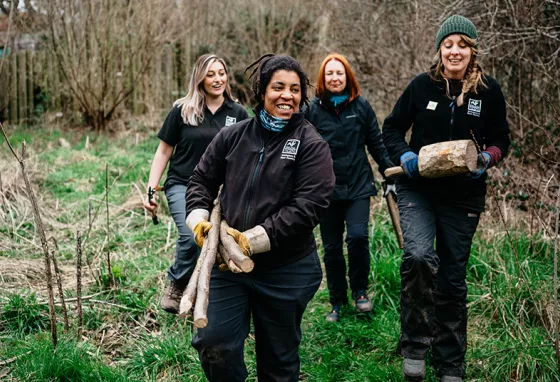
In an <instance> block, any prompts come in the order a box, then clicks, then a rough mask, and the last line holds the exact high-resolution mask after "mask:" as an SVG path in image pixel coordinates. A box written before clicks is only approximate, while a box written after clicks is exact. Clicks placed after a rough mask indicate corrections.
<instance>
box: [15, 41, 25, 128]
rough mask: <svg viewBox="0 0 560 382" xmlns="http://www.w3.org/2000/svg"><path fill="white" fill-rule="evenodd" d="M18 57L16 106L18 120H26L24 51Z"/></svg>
mask: <svg viewBox="0 0 560 382" xmlns="http://www.w3.org/2000/svg"><path fill="white" fill-rule="evenodd" d="M17 56H18V92H17V94H18V106H19V120H20V122H21V121H24V120H27V84H26V81H27V68H26V66H27V65H26V56H25V51H22V52H19V53H18V54H17Z"/></svg>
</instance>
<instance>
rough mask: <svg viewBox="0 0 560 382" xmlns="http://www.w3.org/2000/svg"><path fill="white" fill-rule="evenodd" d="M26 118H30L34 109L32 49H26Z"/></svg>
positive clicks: (33, 61)
mask: <svg viewBox="0 0 560 382" xmlns="http://www.w3.org/2000/svg"><path fill="white" fill-rule="evenodd" d="M26 53H27V118H28V119H31V118H32V117H33V114H34V111H35V97H34V94H33V93H34V92H33V89H34V88H35V75H34V73H35V71H34V64H35V60H34V57H33V56H34V55H33V52H32V51H27V52H26Z"/></svg>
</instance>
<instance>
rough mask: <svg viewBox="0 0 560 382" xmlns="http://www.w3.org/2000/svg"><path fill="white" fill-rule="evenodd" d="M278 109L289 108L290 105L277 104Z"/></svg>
mask: <svg viewBox="0 0 560 382" xmlns="http://www.w3.org/2000/svg"><path fill="white" fill-rule="evenodd" d="M277 107H278V108H279V109H283V110H290V109H291V108H292V107H291V106H288V105H278V106H277Z"/></svg>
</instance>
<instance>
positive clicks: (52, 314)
mask: <svg viewBox="0 0 560 382" xmlns="http://www.w3.org/2000/svg"><path fill="white" fill-rule="evenodd" d="M0 130H1V131H2V135H3V136H4V138H5V139H6V143H7V144H8V147H9V148H10V151H11V152H12V154H13V155H14V157H15V158H16V160H17V161H18V162H19V165H20V167H21V174H22V176H23V181H24V183H25V189H26V190H27V195H28V196H29V200H30V201H31V207H32V210H33V216H34V217H35V224H36V225H37V231H38V232H39V238H40V239H41V247H42V248H43V256H44V259H45V278H46V281H47V292H48V295H49V316H50V324H51V338H52V343H53V347H55V348H56V344H57V342H58V333H57V329H56V311H55V309H54V291H53V284H52V273H51V259H50V255H49V246H48V243H47V236H46V234H45V228H44V226H43V219H41V214H40V212H39V205H38V204H37V199H36V198H35V193H34V192H33V188H32V187H31V182H30V181H29V177H28V176H27V173H26V172H25V147H26V146H25V141H23V142H22V143H21V155H20V156H18V155H17V153H16V152H15V150H14V148H13V147H12V144H11V143H10V140H9V139H8V135H6V131H5V130H4V125H2V122H0Z"/></svg>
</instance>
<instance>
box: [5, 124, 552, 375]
mask: <svg viewBox="0 0 560 382" xmlns="http://www.w3.org/2000/svg"><path fill="white" fill-rule="evenodd" d="M14 135H15V137H16V140H17V139H20V140H21V139H24V138H25V139H27V140H28V141H31V144H30V150H33V151H34V152H33V153H32V156H31V157H30V159H29V161H30V162H32V163H34V165H36V166H37V168H38V169H39V170H40V171H38V172H37V175H36V178H35V186H36V187H38V189H39V191H40V194H41V195H42V201H41V203H42V205H41V208H42V212H43V213H44V214H45V217H46V219H45V220H46V222H47V226H48V231H49V234H50V235H51V236H53V237H55V239H56V240H57V243H58V248H59V249H58V251H57V256H58V258H59V261H60V264H61V266H62V267H63V269H66V270H67V272H69V271H68V269H72V267H73V266H74V247H75V242H74V237H75V230H77V229H80V231H82V232H87V231H88V229H89V228H90V221H89V219H90V218H91V214H88V204H89V205H91V201H88V199H90V198H96V199H99V200H102V199H103V194H104V173H103V171H104V166H105V163H109V168H110V179H109V182H110V183H111V182H113V181H115V179H116V181H115V182H114V186H113V188H112V189H111V191H110V193H109V202H110V203H111V205H112V207H111V208H110V213H111V215H110V225H111V226H110V227H111V235H110V242H109V243H108V245H107V246H106V245H105V243H104V240H106V233H105V223H104V222H103V219H102V218H98V219H97V220H95V221H93V222H91V230H90V234H89V237H88V239H87V241H86V243H85V246H84V255H85V256H86V257H87V262H89V263H90V264H91V266H90V267H86V268H85V269H86V271H85V272H86V274H87V276H88V280H89V283H88V285H87V288H86V290H85V292H84V293H85V294H86V295H87V294H89V295H93V294H96V295H95V296H94V297H92V298H90V299H86V300H85V301H84V304H85V306H84V334H83V337H82V338H80V339H79V340H80V341H78V339H77V338H74V337H73V335H74V333H75V332H76V330H75V329H76V328H75V321H76V320H75V314H76V313H75V309H74V308H75V305H73V304H72V303H71V304H70V306H69V308H70V311H69V314H70V315H71V324H72V328H71V332H70V333H69V335H67V336H63V337H62V338H61V339H60V341H59V345H58V348H57V349H56V350H54V349H53V348H52V346H51V345H50V342H49V339H48V332H47V330H48V316H47V310H46V305H44V304H43V301H44V297H42V292H41V287H42V280H31V279H28V280H30V281H28V282H26V283H25V282H16V281H18V280H20V281H21V280H22V279H25V277H27V276H26V270H25V269H21V270H19V271H20V272H21V275H19V276H21V277H13V278H6V279H5V280H7V281H6V282H3V284H2V288H0V360H6V359H12V358H13V357H16V356H20V357H19V358H17V359H16V360H13V361H11V362H10V363H9V364H8V365H7V366H6V367H7V368H9V369H10V370H9V372H8V378H11V379H12V380H14V381H203V380H205V378H204V374H203V372H202V369H201V368H200V365H199V362H198V355H197V354H196V352H195V351H194V349H193V348H192V347H191V346H190V341H191V339H192V332H191V326H190V324H189V322H185V321H183V320H180V319H178V318H176V317H174V316H171V315H168V314H166V313H165V312H163V311H161V310H160V309H159V299H160V298H161V293H162V291H163V289H164V286H165V269H166V268H167V267H168V266H169V264H170V263H171V261H172V257H173V241H174V239H175V237H176V234H177V233H176V231H175V227H174V225H173V224H171V231H170V239H169V240H168V239H167V235H168V230H167V225H166V223H167V222H168V221H170V217H169V215H168V213H167V211H166V209H165V207H163V208H162V209H160V211H159V215H160V218H161V220H162V222H163V224H160V225H159V226H154V225H152V224H151V221H150V219H149V217H148V216H145V214H144V213H143V211H142V210H141V209H140V203H139V201H136V202H131V200H134V199H135V198H139V196H138V191H137V188H136V187H135V186H134V185H135V184H136V185H137V186H138V187H140V189H141V190H144V186H143V185H144V184H145V181H146V179H147V173H148V171H149V165H150V161H151V158H152V156H153V153H154V151H155V148H156V146H157V142H156V141H155V139H154V138H153V132H151V134H150V135H149V136H145V135H144V136H143V137H142V139H141V140H140V141H139V143H138V144H137V145H136V144H134V143H133V142H134V140H132V141H131V139H130V137H131V135H130V134H123V135H122V136H119V135H115V136H113V137H106V136H91V137H90V143H89V148H88V149H87V150H86V149H85V147H84V146H85V145H84V142H85V137H84V136H82V135H76V134H74V133H73V132H63V131H56V132H55V133H53V134H44V132H43V131H41V130H39V131H36V130H33V131H32V130H27V129H24V128H22V129H18V130H16V131H15V132H14ZM61 137H63V138H65V139H67V140H69V141H70V142H72V145H73V148H71V149H62V148H59V147H58V145H57V141H58V139H59V138H61ZM131 142H132V143H131ZM0 159H2V161H3V163H8V162H7V160H9V157H8V156H7V155H5V153H3V152H2V151H0ZM5 160H6V161H5ZM2 169H3V170H4V171H3V174H2V175H3V179H6V176H5V171H11V170H10V167H9V166H5V167H2ZM4 189H7V185H6V184H4ZM4 196H5V197H7V198H8V199H9V202H10V203H9V204H5V205H2V206H0V223H1V224H0V225H1V228H0V248H3V249H4V248H5V249H6V250H5V251H4V250H3V252H2V256H0V261H12V262H14V261H18V260H19V259H22V258H25V259H28V260H32V259H33V258H36V257H37V252H39V250H38V249H37V248H36V247H35V246H33V245H32V244H31V243H30V242H32V241H33V239H34V235H35V233H34V229H33V223H32V220H31V218H32V217H31V216H30V215H29V214H27V213H26V211H25V208H24V206H25V202H26V201H25V199H21V200H19V199H18V200H16V199H17V198H18V197H21V196H18V195H17V194H15V193H14V194H6V195H4ZM138 200H139V199H138ZM381 203H384V202H383V201H382V199H381V198H376V199H375V201H374V207H373V212H374V213H373V215H372V216H373V217H372V224H371V231H370V238H371V240H370V254H371V264H372V267H371V273H370V284H369V289H368V293H369V294H370V295H371V296H372V301H373V305H374V312H373V313H372V314H366V315H364V314H357V313H356V312H355V311H354V309H353V307H352V306H347V307H344V309H343V311H342V316H341V320H340V321H339V322H337V323H334V324H333V323H330V324H329V323H327V322H326V321H325V315H326V314H327V313H328V311H329V308H330V306H329V304H328V292H327V290H326V285H325V283H323V285H322V286H321V288H320V290H319V291H318V293H317V294H316V296H315V297H314V299H313V300H312V301H311V302H310V304H309V307H308V309H307V311H306V314H305V316H304V321H303V339H302V343H301V348H300V353H301V370H302V375H301V379H302V380H307V381H317V382H323V381H333V382H334V381H348V382H354V381H356V382H357V381H401V380H402V377H401V371H400V368H401V359H400V357H399V356H398V354H397V353H396V348H397V342H398V338H399V332H400V323H399V292H400V275H399V266H400V251H399V249H398V247H397V243H396V240H395V237H394V234H393V232H392V227H391V224H390V221H389V218H388V215H387V214H386V210H385V207H384V206H382V205H381ZM94 207H95V205H94ZM482 228H484V227H482ZM493 228H494V229H496V227H493ZM497 232H498V234H499V235H497V236H494V237H491V238H486V237H484V238H483V236H482V235H478V234H477V235H476V236H475V240H474V243H473V248H472V252H471V259H470V262H469V265H468V273H467V283H468V287H469V292H468V304H469V326H468V349H467V379H468V380H469V381H543V382H548V381H558V380H560V373H559V372H558V367H557V365H556V363H555V357H554V347H553V341H552V332H553V312H554V311H553V305H552V301H553V297H552V296H553V295H552V258H553V253H552V252H553V251H552V248H553V247H552V242H551V241H550V240H547V239H545V238H544V237H543V236H542V235H539V234H536V235H535V236H533V237H529V236H528V235H527V234H526V233H524V232H515V231H513V232H512V238H513V241H512V243H510V241H509V240H508V239H507V237H506V236H505V235H503V232H501V231H497ZM319 242H320V240H319ZM512 246H513V248H514V249H515V251H513V250H512ZM102 248H110V251H111V254H112V256H113V268H112V273H113V276H114V277H115V278H116V279H117V286H116V288H115V289H114V290H109V289H107V285H106V284H103V283H102V282H101V283H98V282H97V281H96V280H95V277H99V278H101V279H102V278H103V276H107V275H106V272H107V271H106V269H105V267H104V266H103V263H102V261H103V256H102V254H101V249H102ZM104 272H105V273H104ZM4 277H5V276H4ZM97 293H99V295H97ZM66 294H67V296H66V297H67V298H71V297H73V296H74V286H73V285H72V284H71V283H70V284H66ZM60 320H61V316H59V324H61V321H60ZM245 355H246V363H247V367H248V371H249V375H250V377H249V380H250V381H254V380H256V372H255V370H256V369H255V355H254V338H253V337H252V335H250V336H249V338H248V340H247V343H246V351H245ZM428 361H429V358H428ZM0 365H1V364H0ZM1 372H2V367H0V375H1ZM427 379H428V381H436V378H435V375H434V371H433V370H432V369H429V372H428V378H427Z"/></svg>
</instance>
